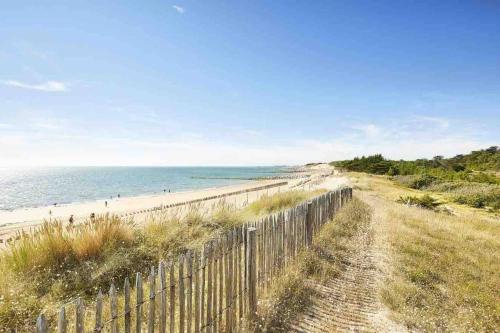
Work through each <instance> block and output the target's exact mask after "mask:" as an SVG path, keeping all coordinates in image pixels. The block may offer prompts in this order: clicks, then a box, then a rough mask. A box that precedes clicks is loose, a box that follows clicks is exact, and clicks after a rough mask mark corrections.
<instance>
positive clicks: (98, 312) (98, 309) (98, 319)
mask: <svg viewBox="0 0 500 333" xmlns="http://www.w3.org/2000/svg"><path fill="white" fill-rule="evenodd" d="M102 300H103V296H102V292H101V290H99V293H98V294H97V299H96V303H95V327H94V331H95V332H101V330H102Z"/></svg>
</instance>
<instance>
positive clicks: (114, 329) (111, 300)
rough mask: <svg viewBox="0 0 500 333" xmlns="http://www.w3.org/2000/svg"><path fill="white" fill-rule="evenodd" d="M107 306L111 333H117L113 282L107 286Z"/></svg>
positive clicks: (116, 304) (115, 299)
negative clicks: (109, 314)
mask: <svg viewBox="0 0 500 333" xmlns="http://www.w3.org/2000/svg"><path fill="white" fill-rule="evenodd" d="M109 308H110V313H111V322H110V326H111V333H118V319H117V318H118V300H117V297H116V288H115V285H114V284H111V287H110V288H109Z"/></svg>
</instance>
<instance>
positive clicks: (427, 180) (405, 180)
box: [395, 174, 438, 189]
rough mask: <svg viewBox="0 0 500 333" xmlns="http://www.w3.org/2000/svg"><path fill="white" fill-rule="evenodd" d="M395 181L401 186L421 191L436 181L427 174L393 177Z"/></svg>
mask: <svg viewBox="0 0 500 333" xmlns="http://www.w3.org/2000/svg"><path fill="white" fill-rule="evenodd" d="M395 180H396V182H398V183H399V184H401V185H403V186H406V187H409V188H414V189H422V188H425V187H428V186H430V185H432V184H434V183H437V180H438V179H437V178H436V177H434V176H431V175H428V174H422V175H407V176H397V177H395Z"/></svg>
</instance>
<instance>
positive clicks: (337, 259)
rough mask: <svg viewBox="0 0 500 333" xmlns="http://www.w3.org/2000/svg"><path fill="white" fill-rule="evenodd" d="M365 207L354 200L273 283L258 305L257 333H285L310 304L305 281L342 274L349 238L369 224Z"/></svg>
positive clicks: (350, 242)
mask: <svg viewBox="0 0 500 333" xmlns="http://www.w3.org/2000/svg"><path fill="white" fill-rule="evenodd" d="M370 214H371V211H370V209H369V207H368V206H367V205H366V204H364V203H363V202H361V201H360V200H358V199H356V198H354V199H353V200H352V201H350V202H349V203H347V204H346V206H344V207H343V208H342V209H341V210H340V211H339V212H338V213H337V215H336V216H335V217H334V219H333V220H332V221H330V222H329V223H327V224H325V225H324V226H323V227H322V229H321V230H320V232H319V233H318V234H317V235H316V236H315V238H314V240H313V245H312V246H311V247H310V248H309V249H307V250H304V251H302V253H300V254H299V256H298V257H297V259H296V260H295V261H294V263H292V265H290V266H289V267H288V268H287V269H286V271H285V272H284V273H283V275H282V276H281V277H280V278H278V279H277V280H275V281H273V283H272V285H271V288H270V290H269V291H268V293H267V295H265V297H264V299H263V300H262V301H261V302H260V305H259V309H258V322H257V323H256V331H257V332H289V329H288V325H289V324H290V322H291V321H292V320H293V319H295V318H296V317H297V316H298V315H299V314H300V313H301V312H303V311H304V309H306V308H307V306H309V305H310V304H311V298H312V296H314V293H315V292H314V289H313V288H312V287H311V286H310V285H309V284H308V282H307V281H308V280H309V279H313V280H317V281H326V280H328V279H331V278H334V277H335V276H337V274H339V273H340V272H341V270H342V260H343V259H345V257H346V256H347V253H348V252H349V251H352V248H353V246H355V245H354V244H353V242H352V239H353V237H354V236H355V235H356V234H357V233H358V232H360V231H361V230H363V229H364V228H366V226H367V225H368V223H369V221H370Z"/></svg>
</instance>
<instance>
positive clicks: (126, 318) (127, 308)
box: [123, 277, 132, 333]
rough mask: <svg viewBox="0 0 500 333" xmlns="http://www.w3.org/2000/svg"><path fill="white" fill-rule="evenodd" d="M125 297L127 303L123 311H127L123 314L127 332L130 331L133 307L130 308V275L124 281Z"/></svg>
mask: <svg viewBox="0 0 500 333" xmlns="http://www.w3.org/2000/svg"><path fill="white" fill-rule="evenodd" d="M123 297H124V298H125V304H124V308H123V311H124V312H125V314H124V316H123V324H124V325H123V326H124V330H125V333H130V329H131V327H130V321H131V317H132V314H131V309H130V282H129V280H128V277H126V278H125V282H124V283H123Z"/></svg>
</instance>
